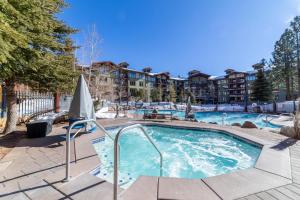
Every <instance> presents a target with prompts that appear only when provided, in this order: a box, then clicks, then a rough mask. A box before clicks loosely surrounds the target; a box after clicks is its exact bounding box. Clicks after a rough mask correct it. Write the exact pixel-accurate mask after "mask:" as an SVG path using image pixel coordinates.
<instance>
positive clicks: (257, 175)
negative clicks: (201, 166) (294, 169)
mask: <svg viewBox="0 0 300 200" xmlns="http://www.w3.org/2000/svg"><path fill="white" fill-rule="evenodd" d="M204 181H205V182H206V184H208V185H209V186H210V187H211V188H212V189H213V190H214V191H215V192H216V193H217V194H218V195H219V196H221V197H222V198H223V199H237V198H241V197H245V196H248V195H251V194H253V193H257V192H261V191H265V190H268V189H271V188H274V187H279V186H282V185H286V184H290V183H291V180H289V179H286V178H283V177H280V176H277V175H274V174H271V173H268V172H265V171H262V170H259V169H254V168H252V169H247V170H241V171H237V172H234V173H231V174H224V175H220V176H215V177H209V178H206V179H204ZM229 186H230V187H229Z"/></svg>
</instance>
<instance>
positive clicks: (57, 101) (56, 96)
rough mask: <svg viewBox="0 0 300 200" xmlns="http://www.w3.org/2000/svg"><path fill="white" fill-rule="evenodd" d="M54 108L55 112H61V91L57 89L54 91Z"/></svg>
mask: <svg viewBox="0 0 300 200" xmlns="http://www.w3.org/2000/svg"><path fill="white" fill-rule="evenodd" d="M53 107H54V108H53V109H54V112H55V113H59V112H60V93H59V92H58V91H57V92H55V93H54V105H53Z"/></svg>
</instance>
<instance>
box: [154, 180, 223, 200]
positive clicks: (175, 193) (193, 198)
mask: <svg viewBox="0 0 300 200" xmlns="http://www.w3.org/2000/svg"><path fill="white" fill-rule="evenodd" d="M158 198H159V199H185V200H197V199H205V200H219V199H220V198H219V197H218V196H217V195H216V194H215V193H214V191H212V190H211V189H210V188H209V187H208V186H207V185H205V183H204V182H203V181H202V180H201V179H198V180H196V179H192V180H190V179H179V178H166V177H162V178H159V192H158Z"/></svg>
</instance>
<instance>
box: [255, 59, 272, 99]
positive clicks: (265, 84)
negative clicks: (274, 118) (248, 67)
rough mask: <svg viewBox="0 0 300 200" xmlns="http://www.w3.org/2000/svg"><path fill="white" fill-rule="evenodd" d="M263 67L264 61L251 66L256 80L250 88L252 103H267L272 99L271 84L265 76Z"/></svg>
mask: <svg viewBox="0 0 300 200" xmlns="http://www.w3.org/2000/svg"><path fill="white" fill-rule="evenodd" d="M264 65H265V63H264V60H262V62H261V63H259V64H256V65H253V68H254V69H255V70H257V73H256V79H255V81H254V82H253V84H252V86H251V89H252V94H251V99H252V100H253V101H260V102H267V101H269V100H270V99H271V97H272V91H271V84H270V83H269V81H268V80H267V78H266V76H265V73H264Z"/></svg>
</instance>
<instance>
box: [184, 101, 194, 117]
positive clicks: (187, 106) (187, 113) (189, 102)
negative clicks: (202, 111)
mask: <svg viewBox="0 0 300 200" xmlns="http://www.w3.org/2000/svg"><path fill="white" fill-rule="evenodd" d="M191 110H192V105H191V97H189V98H188V100H187V105H186V110H185V118H188V115H189V113H190V112H191Z"/></svg>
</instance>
